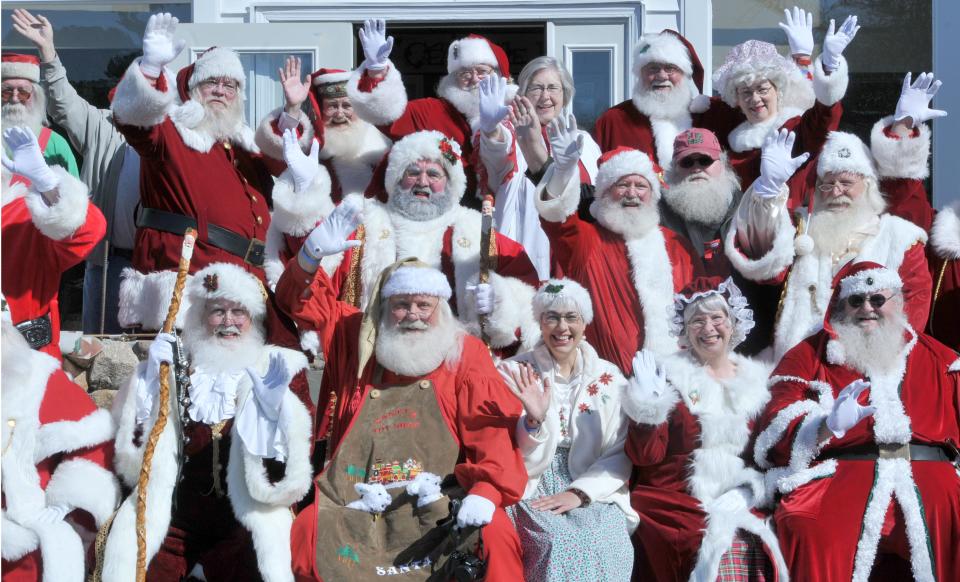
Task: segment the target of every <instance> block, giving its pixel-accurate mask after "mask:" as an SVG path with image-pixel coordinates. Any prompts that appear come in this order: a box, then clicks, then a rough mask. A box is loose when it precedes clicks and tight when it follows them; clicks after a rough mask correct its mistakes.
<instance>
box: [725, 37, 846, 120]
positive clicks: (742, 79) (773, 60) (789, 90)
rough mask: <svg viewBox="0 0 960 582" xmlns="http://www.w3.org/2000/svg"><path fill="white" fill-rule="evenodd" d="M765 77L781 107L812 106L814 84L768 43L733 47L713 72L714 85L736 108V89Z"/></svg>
mask: <svg viewBox="0 0 960 582" xmlns="http://www.w3.org/2000/svg"><path fill="white" fill-rule="evenodd" d="M845 72H846V70H844V73H845ZM839 78H840V77H839V76H837V77H836V78H835V80H836V79H839ZM763 80H766V81H769V82H770V83H771V84H772V85H773V86H774V87H776V88H777V93H778V96H779V106H780V109H799V110H800V111H805V110H807V109H809V108H810V107H811V106H813V102H814V99H815V93H814V88H813V85H812V84H811V83H810V81H808V80H807V79H806V78H805V77H804V75H803V73H801V72H800V69H799V68H798V67H797V65H796V64H795V63H794V62H793V61H792V60H790V59H788V58H786V57H784V56H783V55H781V54H780V53H778V52H777V50H776V47H775V46H773V45H772V44H770V43H767V42H763V41H759V40H748V41H746V42H744V43H741V44H739V45H737V46H735V47H733V48H732V49H730V52H729V53H728V55H727V58H726V61H725V62H724V63H723V64H722V65H721V66H720V67H718V68H717V70H716V71H714V73H713V83H714V87H715V88H716V90H717V92H718V93H719V94H720V97H721V98H722V99H723V101H724V103H726V104H727V105H729V106H730V107H733V108H734V109H736V108H737V88H738V87H743V86H747V85H753V84H755V83H758V82H760V81H763ZM845 89H846V87H845V86H844V90H845Z"/></svg>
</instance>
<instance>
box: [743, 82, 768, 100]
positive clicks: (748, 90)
mask: <svg viewBox="0 0 960 582" xmlns="http://www.w3.org/2000/svg"><path fill="white" fill-rule="evenodd" d="M772 90H773V85H771V84H769V83H767V84H766V85H761V86H759V87H741V88H740V89H737V97H740V98H741V99H749V98H750V97H753V94H754V93H756V94H757V95H759V96H760V97H766V96H767V95H769V94H770V91H772Z"/></svg>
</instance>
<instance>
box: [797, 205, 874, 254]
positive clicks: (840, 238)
mask: <svg viewBox="0 0 960 582" xmlns="http://www.w3.org/2000/svg"><path fill="white" fill-rule="evenodd" d="M816 196H817V199H816V208H815V209H814V211H813V216H812V217H811V219H810V229H809V231H808V234H809V235H810V237H811V238H812V239H813V242H814V245H815V248H816V249H817V252H818V253H820V254H822V255H831V254H834V253H843V252H845V251H846V250H847V248H848V247H849V245H850V241H851V235H852V234H854V233H856V232H858V231H860V230H861V229H863V228H864V227H865V226H867V225H868V224H870V223H871V222H874V221H876V220H877V215H878V212H877V211H876V210H875V209H874V208H873V207H872V205H871V204H870V201H869V199H868V198H867V195H866V193H864V194H863V195H862V196H860V197H859V198H857V199H855V200H853V201H852V204H851V205H850V206H848V207H847V208H845V209H844V210H841V211H830V210H827V209H826V205H825V204H824V201H823V199H822V197H821V196H820V194H819V193H818V194H817V195H816Z"/></svg>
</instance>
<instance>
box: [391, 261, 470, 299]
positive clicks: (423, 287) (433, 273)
mask: <svg viewBox="0 0 960 582" xmlns="http://www.w3.org/2000/svg"><path fill="white" fill-rule="evenodd" d="M452 294H453V291H452V290H451V289H450V283H449V281H447V277H446V275H444V274H443V273H441V272H440V271H438V270H437V269H434V268H430V267H400V268H399V269H397V270H396V271H394V272H393V274H392V275H390V279H388V280H387V282H386V284H384V286H383V289H382V290H381V291H380V297H382V298H383V299H387V298H389V297H393V296H394V295H432V296H434V297H439V298H441V299H443V300H447V299H450V296H451V295H452Z"/></svg>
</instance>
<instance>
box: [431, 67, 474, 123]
mask: <svg viewBox="0 0 960 582" xmlns="http://www.w3.org/2000/svg"><path fill="white" fill-rule="evenodd" d="M437 95H439V96H440V97H442V98H444V99H446V100H447V101H449V102H450V103H452V104H453V106H454V107H456V109H457V111H459V112H460V113H462V114H463V115H464V116H465V117H466V118H467V121H469V122H471V125H472V122H473V120H475V119H477V118H479V117H480V89H479V87H478V86H476V85H474V86H473V87H471V88H470V89H461V88H460V87H459V86H457V79H456V77H454V76H453V75H452V74H448V75H446V76H444V77H443V78H442V79H440V84H439V85H437Z"/></svg>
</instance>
